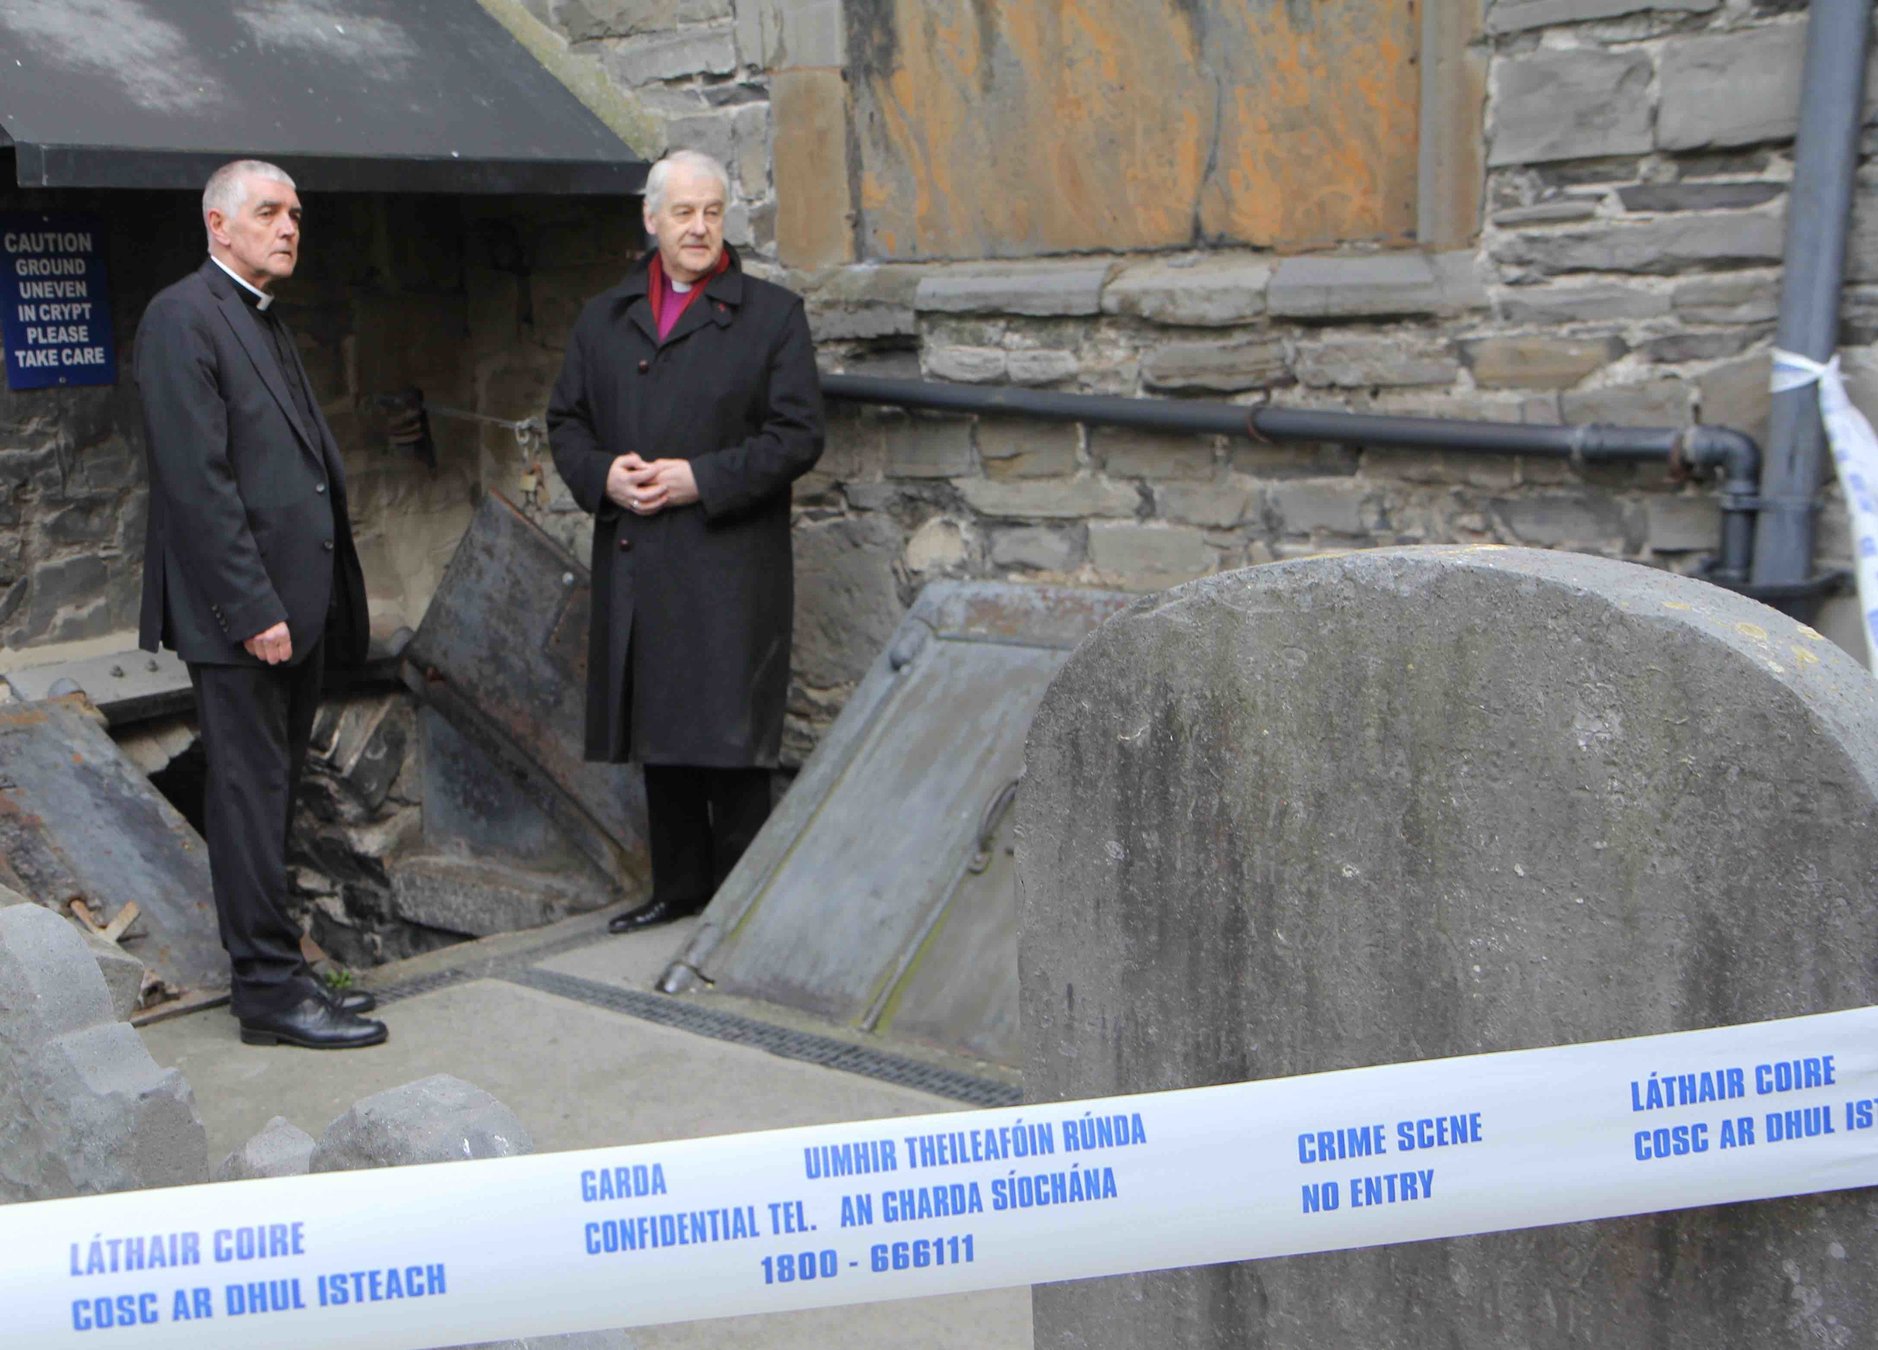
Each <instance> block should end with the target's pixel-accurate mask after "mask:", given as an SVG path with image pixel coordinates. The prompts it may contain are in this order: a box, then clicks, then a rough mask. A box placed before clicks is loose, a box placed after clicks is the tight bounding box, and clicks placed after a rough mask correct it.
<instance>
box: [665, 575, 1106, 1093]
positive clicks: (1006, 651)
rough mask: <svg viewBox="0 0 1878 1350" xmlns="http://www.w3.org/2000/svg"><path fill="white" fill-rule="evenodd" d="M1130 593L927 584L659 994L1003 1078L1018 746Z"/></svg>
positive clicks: (1010, 992)
mask: <svg viewBox="0 0 1878 1350" xmlns="http://www.w3.org/2000/svg"><path fill="white" fill-rule="evenodd" d="M1134 598H1135V597H1132V596H1127V595H1121V594H1117V593H1114V592H1108V591H1081V590H1069V589H1063V588H1057V587H1041V586H1017V585H1010V584H1000V583H988V582H972V583H964V582H945V583H939V584H935V585H932V586H928V587H927V588H926V589H925V590H924V591H923V592H921V594H920V597H919V600H918V602H917V603H916V604H915V605H914V606H913V609H912V611H911V612H910V613H909V614H908V615H907V617H906V620H905V621H904V622H903V623H902V624H901V625H900V628H899V630H898V632H896V633H895V635H894V639H893V641H892V642H891V643H890V644H889V646H888V648H887V650H886V651H885V652H883V653H882V654H881V656H880V657H879V659H878V660H876V661H875V662H874V665H873V668H872V669H871V670H870V671H869V672H868V674H867V677H866V679H865V680H863V682H862V683H861V686H860V687H859V688H858V689H857V690H856V691H855V694H854V697H853V698H852V699H850V700H849V702H848V705H847V707H846V708H845V709H844V710H843V711H842V713H841V716H840V717H839V718H838V719H837V720H836V722H835V724H834V726H833V727H832V728H830V730H829V733H828V735H827V737H826V738H825V739H824V740H823V741H822V743H821V745H820V746H819V747H818V748H817V750H816V752H815V754H814V756H813V757H812V758H811V759H810V760H809V762H808V764H807V766H806V767H805V768H804V769H803V771H802V774H801V776H800V777H799V778H798V779H797V780H796V783H795V785H794V787H792V788H791V789H790V792H789V795H788V796H787V797H786V798H785V799H784V800H783V802H782V804H781V805H780V806H779V807H778V808H777V811H776V814H775V815H774V816H772V817H771V819H770V821H769V823H768V824H767V825H766V826H765V827H764V829H763V832H762V834H761V835H759V836H758V838H757V840H756V843H755V844H753V845H752V846H751V848H750V851H749V853H747V854H746V855H745V856H744V859H743V861H742V862H741V863H739V864H738V866H737V869H736V870H735V871H734V872H732V873H731V875H730V877H729V878H728V879H727V880H726V882H725V883H724V886H723V887H722V889H720V890H719V891H718V893H717V896H716V898H715V899H714V900H713V901H712V902H711V905H710V908H709V909H707V910H706V911H705V914H704V920H703V923H702V924H701V925H700V927H699V928H698V929H697V930H696V931H695V933H694V934H693V936H692V939H691V941H690V942H689V943H688V944H687V946H686V948H685V950H684V952H683V953H682V954H681V956H680V957H679V959H678V960H677V961H676V962H675V963H674V964H673V965H672V967H671V968H670V969H668V970H667V971H666V973H665V976H664V977H663V979H662V980H661V982H660V987H661V988H663V989H665V990H666V991H667V992H677V991H679V990H683V989H688V988H691V987H693V986H694V985H695V984H696V982H697V980H698V979H699V978H700V977H702V978H703V979H704V980H707V981H709V982H710V983H711V984H712V985H713V986H715V988H717V989H718V990H721V991H723V992H725V993H732V994H738V995H742V996H745V997H751V998H758V999H763V1000H766V1001H769V1002H773V1003H778V1004H782V1005H785V1006H788V1007H792V1008H799V1009H803V1010H805V1011H808V1012H811V1013H815V1014H817V1015H819V1016H822V1017H826V1018H829V1019H831V1020H836V1021H840V1022H844V1023H846V1024H848V1025H850V1026H854V1027H858V1028H861V1029H863V1030H867V1031H871V1032H875V1033H877V1034H879V1035H881V1036H885V1037H892V1038H895V1039H901V1040H908V1041H916V1042H920V1043H922V1044H925V1045H929V1046H933V1047H936V1048H939V1049H944V1050H949V1051H953V1052H957V1053H963V1054H967V1055H971V1056H973V1057H975V1058H979V1059H984V1060H990V1061H992V1062H995V1063H1000V1064H1006V1065H1015V1064H1016V1063H1017V1060H1018V1055H1019V1045H1018V1035H1017V890H1016V873H1015V868H1014V867H1013V866H1012V859H1011V851H1010V819H1011V812H1010V805H1011V800H1012V797H1013V795H1014V792H1015V791H1016V784H1017V780H1018V776H1019V775H1020V774H1021V773H1022V771H1023V759H1024V736H1025V733H1026V732H1027V731H1028V730H1029V727H1030V721H1031V718H1032V717H1033V716H1034V715H1035V713H1036V710H1037V705H1038V704H1039V703H1040V702H1041V701H1042V699H1043V693H1044V690H1045V689H1046V688H1047V687H1048V685H1049V683H1050V680H1051V679H1052V678H1053V677H1054V676H1055V674H1056V672H1057V670H1058V669H1059V668H1060V667H1061V666H1062V664H1063V662H1064V660H1065V659H1067V657H1068V656H1069V653H1070V651H1071V650H1072V649H1073V648H1074V647H1075V646H1076V644H1077V643H1079V642H1080V641H1081V640H1082V639H1083V638H1084V637H1085V636H1087V635H1088V634H1089V633H1090V632H1092V631H1094V629H1095V628H1096V627H1097V625H1099V624H1100V623H1101V622H1102V621H1103V620H1104V619H1106V618H1108V617H1109V616H1110V615H1111V614H1114V613H1115V612H1116V611H1118V610H1119V609H1121V608H1122V607H1124V606H1125V605H1127V604H1129V603H1130V602H1131V601H1132V600H1133V599H1134Z"/></svg>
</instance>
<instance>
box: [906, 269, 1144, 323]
mask: <svg viewBox="0 0 1878 1350" xmlns="http://www.w3.org/2000/svg"><path fill="white" fill-rule="evenodd" d="M1114 270H1115V264H1114V263H1111V262H1067V263H1052V262H1042V263H1004V264H989V265H984V264H972V265H962V266H945V267H934V268H930V269H928V270H927V273H926V275H925V276H923V277H922V278H921V279H920V283H919V290H918V292H917V294H916V296H915V300H914V303H915V306H916V307H917V308H918V309H920V310H921V311H923V312H925V313H933V314H1029V315H1035V316H1039V317H1045V318H1047V317H1051V316H1060V315H1093V314H1100V313H1101V312H1102V288H1103V287H1104V286H1105V285H1106V284H1107V283H1108V279H1109V274H1110V273H1111V272H1113V271H1114Z"/></svg>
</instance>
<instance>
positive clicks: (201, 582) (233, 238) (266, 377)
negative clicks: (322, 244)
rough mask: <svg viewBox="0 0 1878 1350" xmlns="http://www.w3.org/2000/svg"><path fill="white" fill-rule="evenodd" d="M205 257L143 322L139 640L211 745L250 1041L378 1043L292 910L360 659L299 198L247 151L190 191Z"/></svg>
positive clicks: (219, 838)
mask: <svg viewBox="0 0 1878 1350" xmlns="http://www.w3.org/2000/svg"><path fill="white" fill-rule="evenodd" d="M202 216H203V224H204V226H205V227H206V228H207V231H208V242H209V257H208V261H206V262H205V263H203V264H202V266H201V267H200V268H198V269H197V270H196V271H194V272H193V273H191V274H190V275H189V276H186V277H184V278H183V279H182V280H181V281H179V282H177V283H176V284H175V285H173V286H170V287H169V288H167V289H166V290H164V291H162V292H160V293H159V294H158V295H157V297H156V298H155V299H154V300H152V301H151V302H150V308H149V309H148V310H146V311H145V313H144V318H143V323H142V326H141V327H140V328H139V330H138V333H137V349H136V371H137V385H138V388H139V390H140V391H141V393H142V395H143V410H144V430H145V439H146V442H147V445H148V449H149V464H150V524H149V534H148V538H147V541H146V543H145V547H144V585H143V614H142V623H141V629H140V633H139V639H140V642H141V645H142V646H143V647H144V648H145V650H148V651H155V650H156V649H157V646H158V644H159V642H161V643H162V644H164V645H166V646H169V647H172V648H174V649H175V650H176V653H177V654H178V655H179V656H181V657H182V658H183V660H184V662H186V663H187V664H188V666H189V675H190V679H191V681H192V682H193V683H194V685H195V690H196V705H197V711H198V716H199V719H200V724H201V729H202V744H203V750H204V752H205V754H206V755H207V757H208V784H207V790H206V793H205V799H204V815H205V831H204V832H205V833H206V834H207V836H208V845H209V870H210V873H211V875H212V877H213V880H214V887H215V908H216V914H217V916H218V918H219V920H220V924H221V936H222V945H223V947H225V948H226V949H227V950H228V956H229V961H230V964H231V966H232V974H233V979H232V981H231V983H232V990H233V1000H232V1001H233V1006H234V1013H235V1016H236V1017H237V1018H238V1019H239V1020H240V1023H241V1039H242V1040H243V1041H245V1042H247V1043H248V1044H250V1045H278V1044H283V1043H284V1044H288V1045H303V1046H307V1047H310V1048H314V1049H340V1048H346V1047H352V1046H362V1045H376V1044H378V1043H379V1042H380V1041H383V1040H384V1039H385V1036H386V1032H385V1026H384V1024H383V1023H382V1022H376V1021H369V1020H367V1019H366V1018H364V1017H362V1016H360V1014H361V1013H364V1012H369V1011H371V1009H372V1006H373V1004H372V999H371V996H370V995H369V994H364V993H352V994H347V995H344V996H339V995H331V994H329V993H328V992H327V991H326V989H325V986H324V985H322V984H321V983H320V982H319V981H318V980H317V979H315V978H314V976H313V974H312V972H311V971H310V970H308V968H307V966H306V963H305V962H304V961H303V960H302V958H301V955H300V934H299V930H298V928H297V927H296V925H295V924H294V923H293V921H292V919H291V917H290V916H289V915H288V912H287V831H288V825H289V822H290V819H291V816H292V811H293V797H294V787H295V784H296V783H297V781H298V779H299V774H300V768H301V765H302V764H303V763H304V761H305V758H306V748H307V740H308V738H309V736H310V735H311V734H312V729H313V714H314V711H315V709H316V707H317V706H318V703H319V694H320V676H321V672H322V669H323V667H324V664H325V662H326V660H327V659H328V658H329V657H330V658H332V659H335V660H338V661H342V662H343V661H356V660H358V659H359V658H361V657H362V656H363V655H364V651H365V641H366V637H367V634H368V628H367V616H366V609H365V582H364V577H363V575H362V573H361V572H360V570H359V560H358V554H357V553H356V552H355V551H354V549H353V545H352V529H351V523H350V519H349V517H348V515H347V512H346V492H345V478H344V474H343V472H342V469H341V466H340V462H339V447H338V445H337V444H336V443H335V442H334V440H333V434H332V430H331V428H329V427H328V426H327V425H326V419H325V417H324V416H322V415H321V413H320V408H319V403H318V401H317V400H316V399H315V398H314V397H313V392H312V387H311V385H310V384H309V383H308V381H307V376H306V370H305V368H304V367H303V366H302V365H301V364H300V357H299V353H298V352H297V350H296V349H295V347H294V343H293V339H292V337H291V336H289V334H288V333H287V330H286V327H285V325H283V324H282V323H281V321H280V317H279V315H278V314H276V313H275V312H274V309H273V297H272V296H271V295H270V294H269V290H270V288H271V287H272V286H273V285H274V283H275V282H277V281H282V280H285V279H286V278H288V277H290V276H292V275H293V269H294V264H295V263H296V262H297V261H298V258H299V249H300V199H299V197H298V195H296V193H295V192H294V186H293V180H292V179H290V178H289V177H288V176H287V175H286V174H285V173H283V172H281V170H280V169H278V168H276V167H274V166H273V165H271V164H264V163H261V162H260V161H258V160H238V161H236V162H235V163H232V164H226V165H224V166H222V167H221V168H220V169H218V170H216V171H215V173H214V175H213V176H212V177H211V178H210V179H209V183H208V186H207V188H206V189H205V190H204V191H203V194H202Z"/></svg>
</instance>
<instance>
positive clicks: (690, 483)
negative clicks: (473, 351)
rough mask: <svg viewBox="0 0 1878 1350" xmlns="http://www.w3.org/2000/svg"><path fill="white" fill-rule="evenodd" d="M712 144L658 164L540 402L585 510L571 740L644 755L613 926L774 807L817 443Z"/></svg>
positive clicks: (800, 374)
mask: <svg viewBox="0 0 1878 1350" xmlns="http://www.w3.org/2000/svg"><path fill="white" fill-rule="evenodd" d="M728 188H729V180H728V178H727V176H726V174H725V172H724V168H723V166H722V165H720V164H719V163H717V161H715V160H713V159H711V158H710V157H708V156H706V155H701V154H697V153H695V152H690V151H679V152H676V153H674V154H671V155H669V156H667V157H666V158H665V159H664V160H662V161H660V162H659V163H658V164H656V165H654V166H653V169H652V173H651V176H650V177H649V179H648V180H647V183H646V196H645V222H646V230H647V232H648V233H649V234H651V235H652V237H653V238H654V239H655V240H656V241H657V246H656V247H655V248H654V249H653V250H652V251H651V252H649V253H648V254H647V255H646V256H645V257H643V258H641V259H640V260H639V261H638V263H637V264H635V265H634V266H633V268H632V269H631V270H630V271H629V272H628V273H627V275H626V279H625V280H624V281H623V282H621V283H620V284H619V285H618V286H615V287H614V288H613V289H612V290H609V291H606V292H604V293H602V294H601V295H598V296H596V297H595V298H594V299H592V300H591V301H589V302H588V303H587V306H586V307H585V308H584V309H583V310H582V311H581V314H580V317H579V319H578V320H577V321H576V322H575V324H574V331H573V334H572V335H571V337H570V338H569V340H568V344H567V359H566V362H565V364H564V365H563V366H562V369H561V376H560V379H559V380H558V381H557V382H556V384H555V386H554V394H553V396H552V398H551V399H550V401H549V405H548V435H549V439H550V442H551V444H552V446H553V449H554V463H555V466H556V467H557V468H558V469H559V470H560V473H561V477H562V478H563V479H564V480H565V481H566V483H567V485H568V488H569V490H570V491H571V492H572V493H573V495H574V500H575V501H576V502H578V503H579V504H580V506H581V507H582V509H584V510H586V511H590V512H592V513H593V516H594V530H593V626H592V631H591V633H590V635H589V645H588V666H587V745H586V753H587V758H588V759H591V760H600V761H606V762H612V763H624V762H626V761H628V760H632V761H636V762H638V763H640V764H642V765H644V766H645V778H646V807H647V816H648V833H649V836H650V837H649V839H648V843H649V845H650V848H651V854H652V896H651V898H650V900H648V901H647V902H646V903H645V904H643V905H641V906H640V907H639V908H637V909H635V910H631V911H629V912H628V913H625V914H622V915H619V916H617V917H616V918H614V919H613V920H612V922H611V924H610V925H609V927H610V928H611V929H612V931H614V932H616V933H621V932H629V931H631V930H633V929H635V928H644V927H649V926H651V925H653V924H659V923H666V922H669V921H670V920H672V919H676V918H680V917H682V916H684V915H686V914H693V913H696V912H697V911H698V910H700V909H702V908H703V907H704V905H705V904H706V903H707V902H708V901H709V900H710V898H711V894H712V892H714V891H715V890H716V889H717V886H718V885H719V884H720V883H721V882H722V881H723V879H724V877H725V876H726V875H727V874H728V873H729V871H730V869H731V867H732V866H733V865H734V864H735V863H736V861H737V859H738V857H740V856H741V855H742V853H743V851H744V849H745V848H747V847H748V846H749V844H750V841H751V840H752V839H754V838H755V836H756V833H757V830H758V829H759V828H760V827H761V826H762V824H763V821H764V819H765V818H766V817H767V816H768V814H769V807H770V776H771V775H770V770H772V769H773V768H774V767H775V766H776V761H777V755H778V752H779V751H780V749H781V744H782V727H783V705H784V701H785V699H786V697H787V694H788V689H789V651H790V629H791V625H792V618H793V610H794V589H795V588H794V578H793V574H792V568H791V562H790V547H789V485H790V483H791V482H793V481H794V480H795V479H796V478H798V477H800V476H801V475H802V474H804V473H806V472H807V471H808V470H809V468H810V467H811V466H812V465H813V464H814V463H815V461H816V460H817V459H818V458H819V457H820V455H821V451H822V407H821V389H820V385H819V382H818V381H817V379H816V374H815V349H814V346H813V343H812V342H811V340H810V337H809V326H808V320H807V318H806V317H805V316H804V314H803V310H802V301H801V300H800V299H799V298H798V297H797V296H795V295H792V294H791V293H790V292H788V291H786V290H784V289H783V288H781V287H780V286H775V285H771V284H770V283H768V282H765V281H760V280H758V279H756V278H755V277H750V276H746V275H745V274H744V272H743V269H742V267H741V266H740V264H739V262H738V259H737V255H736V253H735V251H734V250H732V249H730V248H729V247H728V246H727V245H726V244H725V243H724V211H725V207H726V199H727V197H728V195H729V191H728Z"/></svg>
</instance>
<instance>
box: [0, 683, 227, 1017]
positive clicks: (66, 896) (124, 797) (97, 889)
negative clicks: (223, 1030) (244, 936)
mask: <svg viewBox="0 0 1878 1350" xmlns="http://www.w3.org/2000/svg"><path fill="white" fill-rule="evenodd" d="M0 858H4V859H5V861H6V864H7V866H8V867H9V868H10V869H11V870H12V872H13V873H14V875H15V876H17V877H18V878H19V881H20V884H21V885H22V887H23V888H24V889H25V891H26V893H27V894H28V895H29V896H31V897H32V898H34V899H36V900H38V901H39V902H40V903H41V904H44V905H47V906H51V907H57V906H62V905H66V904H68V903H69V902H70V901H72V900H73V899H80V900H83V901H84V902H85V904H86V905H87V906H88V907H89V908H90V910H91V911H92V912H93V913H94V914H96V915H98V916H100V917H101V918H102V917H107V916H110V915H115V914H117V913H119V912H120V911H122V909H123V908H124V906H125V905H126V904H127V903H129V902H131V901H135V902H136V904H137V907H138V910H139V913H138V917H137V919H136V921H135V922H134V923H133V924H132V925H131V927H130V929H129V931H128V933H127V935H126V936H125V937H124V939H123V947H124V950H125V951H127V952H129V953H130V954H131V955H132V956H135V957H136V958H137V959H138V960H140V961H142V962H143V963H144V966H145V968H146V969H148V970H150V971H152V972H153V973H154V974H155V975H156V976H157V977H158V978H159V979H161V980H162V981H163V982H164V983H165V984H167V985H169V986H170V989H171V991H173V992H175V993H179V994H180V993H184V992H187V993H190V994H192V995H197V996H201V995H203V994H205V993H209V992H211V991H220V990H225V989H227V988H228V959H227V957H225V956H224V955H223V954H222V944H221V939H220V937H219V936H218V931H217V928H216V922H215V901H214V895H213V892H212V891H211V890H210V887H209V855H208V851H207V849H206V848H204V846H203V843H202V838H201V836H199V835H198V834H197V833H196V832H195V831H194V830H193V829H191V828H190V827H189V822H188V821H186V820H184V819H183V818H182V816H181V815H179V814H178V813H177V811H176V808H175V807H173V806H171V805H170V804H169V802H168V801H167V800H165V799H164V797H163V794H162V793H160V792H158V791H157V790H156V788H155V787H154V786H152V785H151V782H150V780H149V779H148V778H146V777H144V775H143V771H142V770H140V769H139V768H138V767H137V766H136V764H134V763H132V762H131V760H130V758H129V757H128V756H126V755H125V754H124V752H123V751H121V750H120V749H118V747H117V744H116V742H114V741H113V740H112V739H111V737H110V735H109V734H108V733H106V731H105V729H104V727H103V725H102V722H101V719H100V718H99V716H98V714H97V713H96V712H95V711H94V710H93V709H92V708H91V706H90V705H89V704H88V703H87V702H86V701H85V700H84V698H83V696H82V695H74V696H71V697H68V698H56V699H48V700H45V701H43V702H38V703H27V704H9V705H7V706H5V707H0Z"/></svg>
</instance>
